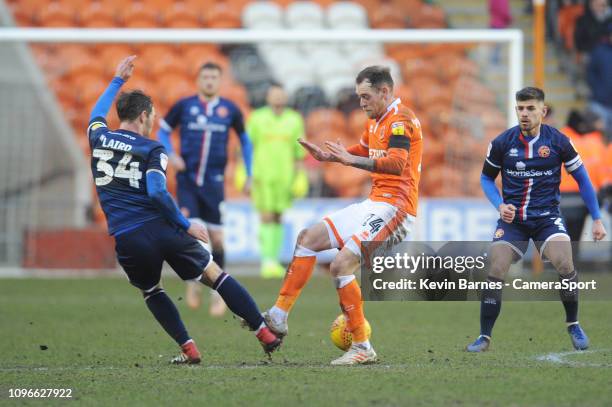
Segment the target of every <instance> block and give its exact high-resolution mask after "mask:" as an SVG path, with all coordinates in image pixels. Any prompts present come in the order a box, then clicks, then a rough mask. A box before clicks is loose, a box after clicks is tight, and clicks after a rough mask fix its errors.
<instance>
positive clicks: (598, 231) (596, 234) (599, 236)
mask: <svg viewBox="0 0 612 407" xmlns="http://www.w3.org/2000/svg"><path fill="white" fill-rule="evenodd" d="M591 231H592V233H593V240H594V241H598V240H603V238H604V237H606V228H604V225H603V222H602V221H601V219H597V220H595V221H593V227H592V228H591Z"/></svg>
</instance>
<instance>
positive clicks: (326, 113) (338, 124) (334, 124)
mask: <svg viewBox="0 0 612 407" xmlns="http://www.w3.org/2000/svg"><path fill="white" fill-rule="evenodd" d="M346 129H347V123H346V118H345V117H344V115H343V114H342V113H340V112H339V111H338V110H335V109H325V108H323V109H317V110H314V111H312V112H311V113H310V114H309V115H308V117H307V118H306V133H307V134H308V135H309V137H310V134H315V133H321V132H322V131H326V130H329V131H333V132H337V133H344V132H345V131H346Z"/></svg>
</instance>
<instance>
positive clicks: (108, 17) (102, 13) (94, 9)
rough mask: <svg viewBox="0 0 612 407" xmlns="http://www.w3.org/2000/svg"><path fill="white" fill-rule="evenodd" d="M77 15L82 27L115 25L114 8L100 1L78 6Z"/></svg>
mask: <svg viewBox="0 0 612 407" xmlns="http://www.w3.org/2000/svg"><path fill="white" fill-rule="evenodd" d="M77 17H78V20H79V24H80V25H81V26H82V27H88V28H102V27H108V28H110V27H114V26H115V25H116V10H115V9H114V8H113V7H112V5H106V4H104V3H103V2H102V1H92V2H90V3H88V4H87V5H86V6H84V7H80V8H79V9H78V10H77Z"/></svg>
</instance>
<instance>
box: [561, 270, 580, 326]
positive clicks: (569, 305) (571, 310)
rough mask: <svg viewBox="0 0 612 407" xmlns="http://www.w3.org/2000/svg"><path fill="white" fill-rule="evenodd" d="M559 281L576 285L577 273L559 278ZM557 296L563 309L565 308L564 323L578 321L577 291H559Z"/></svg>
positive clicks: (573, 272)
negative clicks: (559, 297)
mask: <svg viewBox="0 0 612 407" xmlns="http://www.w3.org/2000/svg"><path fill="white" fill-rule="evenodd" d="M559 280H560V281H563V280H566V281H568V282H570V283H571V282H576V283H577V282H578V273H576V270H574V271H572V272H571V273H570V274H568V275H567V276H559ZM559 295H560V296H561V302H563V308H565V322H576V321H578V289H577V288H576V289H574V290H572V291H570V290H568V289H565V290H563V289H562V290H559Z"/></svg>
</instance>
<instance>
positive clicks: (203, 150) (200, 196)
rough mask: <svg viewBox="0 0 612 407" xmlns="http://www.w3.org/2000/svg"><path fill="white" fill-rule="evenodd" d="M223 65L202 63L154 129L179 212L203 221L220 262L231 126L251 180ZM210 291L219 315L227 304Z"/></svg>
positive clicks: (248, 149) (191, 301)
mask: <svg viewBox="0 0 612 407" xmlns="http://www.w3.org/2000/svg"><path fill="white" fill-rule="evenodd" d="M222 73H223V72H222V69H221V67H220V66H219V65H217V64H215V63H213V62H207V63H205V64H204V65H202V66H201V67H200V70H199V72H198V77H197V87H198V93H197V94H195V95H192V96H188V97H186V98H183V99H181V100H179V101H178V102H177V103H175V104H174V106H172V107H171V108H170V111H169V112H168V114H166V116H165V117H164V118H163V119H161V120H160V129H159V132H158V134H157V136H158V139H159V141H160V142H161V143H162V144H163V145H164V147H165V148H166V150H167V151H168V153H169V160H170V164H171V165H172V166H173V167H174V168H175V169H176V171H177V176H176V180H177V198H178V203H179V206H180V208H181V210H182V211H183V213H184V214H185V215H186V216H187V217H188V218H191V219H196V220H198V221H199V222H203V223H205V224H206V226H207V228H208V232H209V235H210V240H211V246H212V254H213V258H214V259H215V261H216V262H217V263H218V264H219V266H220V267H221V268H223V267H224V265H225V262H224V250H223V226H222V216H221V204H222V202H223V199H224V173H225V165H226V163H227V144H228V140H229V131H230V129H234V131H235V132H236V134H237V135H238V137H239V139H240V145H241V148H242V154H243V159H244V163H245V167H246V172H247V177H248V178H247V182H246V183H245V187H244V192H245V193H247V194H248V193H249V191H250V186H251V174H252V171H251V168H252V165H251V163H252V155H253V153H252V151H253V148H252V145H251V142H250V140H249V137H248V136H247V134H246V132H245V127H244V119H243V116H242V113H241V112H240V109H239V108H238V107H237V106H236V105H235V104H234V103H232V102H231V101H229V100H228V99H225V98H222V97H219V88H220V86H221V75H222ZM177 126H178V127H180V147H181V148H180V150H181V151H180V154H177V153H175V151H174V149H173V148H172V143H171V142H170V135H171V133H172V131H173V129H174V128H176V127H177ZM200 290H201V286H200V285H199V284H190V283H188V284H187V295H186V297H187V304H188V305H189V306H190V307H191V308H194V309H195V308H198V307H199V306H200V301H201V292H200ZM212 294H213V296H212V297H211V304H210V305H211V306H210V314H211V315H213V316H219V315H222V314H223V312H224V311H225V305H224V304H223V302H222V301H220V298H219V297H218V296H215V295H214V292H213V293H212Z"/></svg>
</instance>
